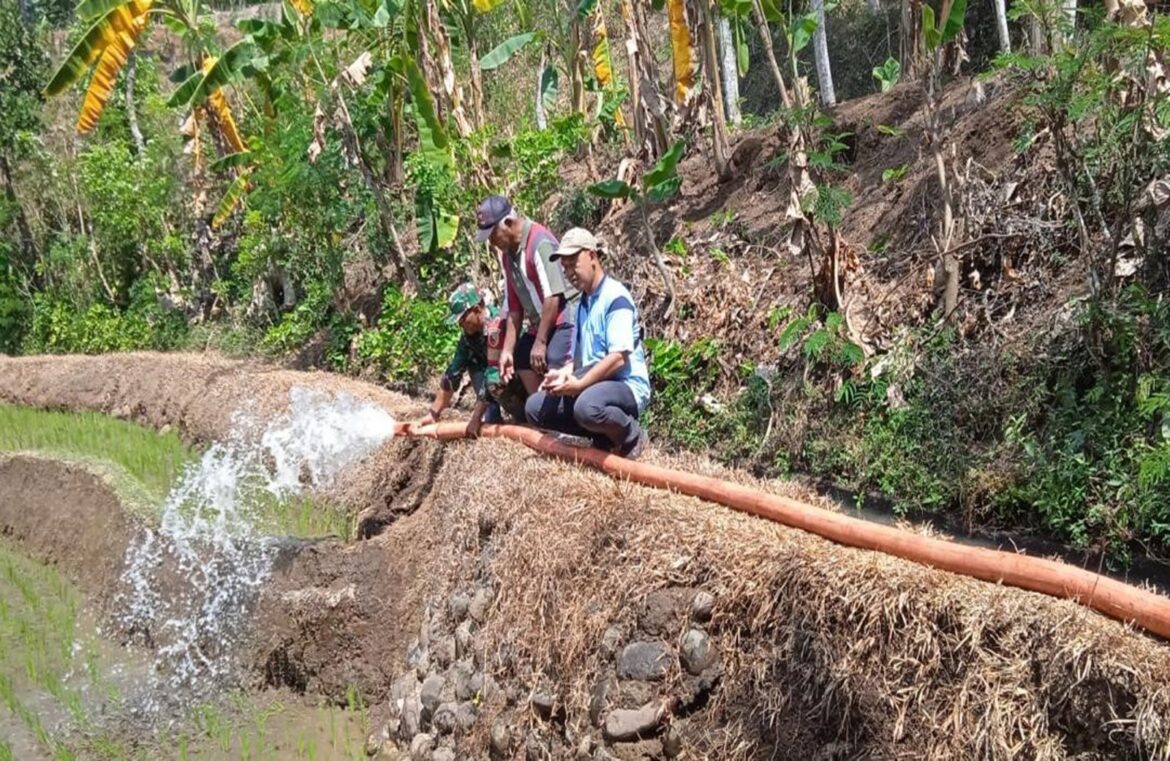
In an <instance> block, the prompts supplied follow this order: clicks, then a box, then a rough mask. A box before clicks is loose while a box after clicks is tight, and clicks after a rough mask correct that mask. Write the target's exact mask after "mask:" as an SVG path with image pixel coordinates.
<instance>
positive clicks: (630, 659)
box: [0, 354, 1170, 759]
mask: <svg viewBox="0 0 1170 761" xmlns="http://www.w3.org/2000/svg"><path fill="white" fill-rule="evenodd" d="M297 384H305V385H310V386H313V387H316V388H321V389H324V390H329V391H347V392H349V393H352V394H353V395H355V396H358V397H360V398H365V399H369V400H372V401H374V402H376V403H378V404H380V405H382V406H383V407H385V408H386V409H387V410H388V411H390V412H391V413H392V414H394V415H396V416H398V417H400V418H407V417H410V416H412V415H414V414H418V413H419V412H421V411H422V410H423V408H424V404H423V403H420V402H418V401H415V400H411V399H409V398H406V397H403V396H401V395H398V394H394V393H390V392H387V391H384V390H382V389H379V388H377V387H374V386H371V385H367V384H362V383H360V382H357V381H352V380H348V379H344V378H340V377H337V376H332V375H328V374H323V373H296V372H290V371H284V370H276V369H273V368H271V367H268V366H264V365H259V364H247V363H238V362H232V361H228V360H223V359H219V358H215V357H210V356H203V355H200V356H182V355H154V354H131V355H122V356H103V357H94V358H88V357H59V358H21V359H2V360H0V401H4V402H9V403H19V404H30V405H36V406H41V407H52V408H65V409H88V410H99V411H104V412H108V413H112V414H117V415H119V416H122V417H129V418H133V419H135V420H138V421H139V422H141V423H144V424H146V425H151V426H155V427H161V426H163V425H171V426H173V427H175V428H177V429H178V430H179V431H180V432H181V433H182V434H183V435H184V436H185V437H187V438H188V439H189V440H192V441H197V442H206V441H210V440H212V439H214V438H216V437H218V436H222V435H223V434H224V433H226V431H227V430H228V427H229V425H230V420H231V414H232V411H233V410H234V409H236V408H237V407H238V406H239V405H240V404H241V403H244V402H245V401H251V402H254V404H255V408H256V411H258V412H260V413H262V414H272V413H275V412H277V411H279V409H280V408H281V407H282V405H283V404H284V403H285V401H286V400H287V399H288V390H289V388H290V387H292V386H293V385H297ZM650 457H651V458H652V459H654V460H657V461H660V462H663V463H664V464H666V463H668V462H669V464H671V465H673V466H676V467H686V468H688V469H691V470H702V471H705V472H714V473H721V474H723V475H725V476H726V477H729V478H733V479H735V480H739V481H752V479H751V478H750V477H748V476H746V475H745V474H742V473H733V472H728V471H725V470H723V469H721V468H718V467H715V466H712V465H710V464H709V463H705V462H702V461H701V460H700V459H698V458H693V457H692V458H690V459H688V460H686V461H683V460H681V459H680V458H668V457H666V456H664V455H662V454H659V453H653V452H652V453H651V455H650ZM39 467H40V466H37V465H35V464H29V463H28V462H23V461H20V460H11V459H10V460H6V461H5V462H4V463H3V465H2V466H0V489H4V491H3V493H2V494H0V505H4V504H13V503H16V504H31V505H32V506H33V509H32V510H31V511H30V512H36V513H38V514H40V513H43V514H42V515H40V517H41V518H42V519H45V518H47V517H48V516H52V517H53V518H54V520H42V521H41V522H40V523H39V524H36V525H39V527H40V530H41V531H42V533H43V532H45V531H47V532H48V534H49V536H48V538H45V537H44V536H42V537H41V538H36V537H34V536H33V535H32V534H31V533H30V523H29V520H28V516H27V515H24V516H22V515H17V514H16V513H14V512H13V511H12V510H10V509H9V510H5V511H4V512H2V513H0V523H2V524H3V525H4V526H5V527H6V528H5V531H6V533H11V534H13V535H14V536H15V537H16V538H17V539H20V540H21V541H23V542H24V543H25V546H27V547H28V548H29V549H30V552H33V553H35V554H40V555H41V556H43V557H45V558H47V559H50V560H52V559H57V560H58V561H59V562H62V563H64V562H65V561H66V560H68V562H70V563H75V564H78V565H80V566H81V568H79V569H78V570H79V571H81V572H84V573H86V574H89V572H90V569H91V568H92V569H94V573H93V574H92V580H91V582H90V583H91V584H92V585H93V586H95V587H96V589H95V590H93V591H95V592H96V593H97V594H98V595H100V594H101V590H102V588H104V583H103V582H102V581H101V580H102V579H103V578H109V577H110V574H111V573H112V570H110V563H111V562H112V560H111V558H115V557H117V558H120V557H121V556H120V555H119V554H118V547H117V546H116V545H117V542H116V540H113V539H111V541H110V542H109V546H105V545H102V546H94V547H93V548H91V549H87V550H86V551H85V552H83V553H76V554H68V553H63V552H62V551H61V550H60V549H59V548H60V547H62V546H64V545H63V544H62V540H63V539H64V538H67V537H72V536H76V532H77V531H79V530H80V529H81V528H82V526H83V525H88V524H83V523H82V522H83V521H99V522H100V521H107V522H108V521H113V523H106V524H100V525H102V526H104V529H103V531H104V532H105V533H106V534H113V535H117V534H118V532H119V531H120V530H121V529H120V528H119V526H120V525H121V524H119V523H118V521H120V520H125V519H123V518H118V517H117V515H118V511H117V510H115V509H114V508H113V507H111V506H110V505H109V504H108V503H107V502H106V501H103V500H108V499H112V497H105V496H102V495H101V490H102V483H101V481H100V479H98V480H91V481H88V482H87V481H86V475H85V474H84V473H80V474H79V473H77V472H72V471H69V470H68V469H65V470H63V471H61V472H57V473H43V472H41V471H40V470H38V468H39ZM87 484H88V485H87ZM758 485H760V486H762V487H764V488H768V489H772V490H780V491H786V492H787V493H790V494H792V493H795V489H794V487H792V486H789V485H785V484H781V483H775V482H770V483H761V484H758ZM53 489H60V490H61V491H63V492H64V493H66V494H67V495H69V498H68V499H66V500H62V499H54V498H52V497H49V496H44V495H45V494H51V493H52V490H53ZM107 491H108V490H107ZM35 492H41V493H43V494H42V496H41V497H38V496H37V494H35ZM331 496H332V497H334V498H336V499H341V500H343V501H344V502H345V503H346V504H347V505H349V506H350V507H351V508H352V509H353V510H354V511H355V513H360V514H361V516H362V518H361V520H360V521H359V522H358V526H359V527H360V528H359V530H360V535H361V536H362V537H364V538H360V539H359V538H357V537H355V538H353V539H351V540H350V541H347V542H339V541H329V542H321V543H309V544H306V545H303V546H300V547H298V548H296V549H295V551H290V552H288V553H287V554H286V555H285V557H284V559H283V560H282V562H281V564H280V567H279V568H278V572H277V574H276V578H275V581H274V582H273V583H272V584H271V585H270V587H269V588H268V589H267V590H266V591H265V593H264V595H263V598H262V601H261V603H260V607H259V610H258V611H257V615H256V627H255V631H256V633H255V637H254V640H253V642H252V645H251V653H252V654H251V657H250V659H249V660H250V662H251V664H252V673H251V676H250V682H251V684H252V685H253V686H257V687H258V686H263V685H271V686H279V687H282V688H289V689H293V690H295V691H299V692H303V693H306V694H311V695H319V696H323V697H325V698H327V699H331V700H335V701H338V702H341V701H342V700H344V691H345V689H346V687H347V686H348V685H350V684H356V685H357V686H359V687H360V689H361V690H362V691H363V693H364V694H366V695H368V696H370V697H371V698H372V699H373V700H374V701H375V704H376V706H377V709H376V711H375V713H374V719H375V737H374V738H372V739H373V741H374V742H373V743H372V745H371V750H376V751H377V752H380V753H382V754H383V756H384V757H386V758H393V759H400V758H427V759H430V758H434V759H453V758H473V759H480V758H486V757H489V756H490V757H494V758H527V759H538V758H558V759H559V758H595V759H606V758H667V757H685V758H719V759H724V758H802V759H804V758H825V759H828V758H863V757H864V758H971V757H981V758H1046V759H1047V758H1073V757H1076V758H1130V757H1132V758H1165V757H1167V756H1168V755H1170V687H1168V686H1167V685H1170V647H1167V646H1166V645H1165V643H1162V642H1160V641H1155V640H1153V639H1151V638H1149V637H1146V636H1143V635H1140V634H1137V633H1135V632H1133V631H1131V630H1129V629H1128V628H1126V627H1124V626H1122V625H1120V624H1117V623H1115V622H1113V621H1110V620H1106V619H1104V618H1102V617H1100V616H1097V615H1095V614H1093V613H1091V612H1089V611H1086V610H1085V609H1083V608H1081V607H1079V606H1077V605H1075V604H1074V603H1071V602H1067V601H1059V600H1054V599H1050V598H1047V597H1044V596H1041V595H1036V594H1032V593H1028V592H1022V591H1019V590H1014V589H1006V588H1001V587H997V586H994V585H990V584H984V583H981V582H977V581H973V580H970V579H966V578H963V577H958V576H954V575H951V574H946V573H942V572H938V571H934V570H931V569H928V568H925V567H921V566H917V565H914V564H910V563H906V562H904V561H900V560H897V559H893V558H889V557H886V556H883V555H880V554H876V553H871V552H864V551H860V550H853V549H846V548H841V547H838V546H836V545H833V544H831V543H829V542H826V541H824V540H821V539H819V538H817V537H813V536H809V535H806V534H803V533H801V532H798V531H794V530H790V529H787V528H784V527H780V526H776V525H773V524H770V523H766V522H763V521H760V520H756V519H752V518H750V517H747V516H744V515H740V514H737V513H732V512H731V511H728V510H725V509H723V508H720V507H716V506H713V505H710V504H707V503H703V502H701V501H699V500H696V499H692V498H685V497H679V496H677V495H670V494H667V493H664V492H660V491H656V490H651V489H647V488H643V487H638V486H633V485H629V484H623V483H619V482H616V481H613V480H611V479H609V478H607V477H604V476H602V475H600V474H598V473H594V472H591V471H586V470H583V469H581V468H577V467H574V466H570V465H567V464H564V463H560V462H554V461H551V460H548V459H546V458H543V457H541V456H539V455H537V454H535V453H533V452H530V451H528V450H526V449H524V448H523V447H520V446H519V445H516V444H513V443H510V442H505V441H495V440H491V441H479V442H459V443H454V444H450V445H447V446H445V447H441V446H440V445H438V444H434V443H432V442H414V441H406V440H396V441H393V442H390V443H389V444H387V445H386V446H384V447H383V448H382V449H381V450H380V451H378V452H377V453H375V454H374V455H372V456H371V457H370V458H367V460H366V461H365V462H363V463H361V464H359V465H357V466H355V467H354V468H353V469H352V470H351V472H349V473H348V474H346V476H345V477H343V478H342V479H341V482H340V483H339V484H338V486H337V488H336V489H335V490H334V493H333V494H332V495H331ZM796 496H801V497H803V498H806V499H807V495H806V494H802V493H797V494H796ZM83 503H84V504H85V505H93V506H94V507H93V508H92V509H90V508H83V509H80V510H75V511H74V513H73V515H72V518H73V521H74V523H73V525H72V526H71V525H70V523H69V521H68V520H65V519H63V518H62V516H61V512H62V511H63V510H67V509H68V508H67V507H66V506H68V505H79V504H83ZM0 510H3V508H0ZM54 536H56V538H54ZM71 575H72V574H71ZM83 588H84V587H83Z"/></svg>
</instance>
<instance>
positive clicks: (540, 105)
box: [533, 46, 548, 129]
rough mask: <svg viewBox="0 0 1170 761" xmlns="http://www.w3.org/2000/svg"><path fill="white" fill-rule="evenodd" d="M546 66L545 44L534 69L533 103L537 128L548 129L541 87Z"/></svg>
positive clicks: (546, 52)
mask: <svg viewBox="0 0 1170 761" xmlns="http://www.w3.org/2000/svg"><path fill="white" fill-rule="evenodd" d="M547 66H548V47H547V46H545V47H544V48H542V49H541V51H540V66H538V67H537V69H536V99H535V100H534V101H533V105H534V111H535V113H536V128H537V129H548V116H547V115H546V114H545V112H544V90H543V88H542V87H541V85H543V84H544V70H545V67H547Z"/></svg>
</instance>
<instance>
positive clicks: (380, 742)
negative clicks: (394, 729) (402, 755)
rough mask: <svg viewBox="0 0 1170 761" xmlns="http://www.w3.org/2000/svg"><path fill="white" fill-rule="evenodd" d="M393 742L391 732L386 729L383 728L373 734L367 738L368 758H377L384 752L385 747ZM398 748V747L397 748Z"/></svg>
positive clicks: (366, 749)
mask: <svg viewBox="0 0 1170 761" xmlns="http://www.w3.org/2000/svg"><path fill="white" fill-rule="evenodd" d="M388 742H391V740H390V732H389V731H388V730H387V729H386V727H382V728H381V729H380V730H378V731H377V732H371V733H370V736H369V737H367V738H366V746H365V749H364V750H365V751H366V755H367V756H371V757H372V756H376V755H378V752H379V751H381V750H382V748H383V746H384V745H385V744H386V743H388ZM395 747H396V748H397V746H395Z"/></svg>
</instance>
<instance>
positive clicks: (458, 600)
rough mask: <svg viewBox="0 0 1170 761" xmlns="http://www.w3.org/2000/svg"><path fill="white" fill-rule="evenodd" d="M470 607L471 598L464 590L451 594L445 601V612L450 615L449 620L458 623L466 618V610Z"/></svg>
mask: <svg viewBox="0 0 1170 761" xmlns="http://www.w3.org/2000/svg"><path fill="white" fill-rule="evenodd" d="M470 607H471V598H470V597H468V595H467V593H466V592H456V593H455V594H453V595H451V599H450V600H448V601H447V612H448V613H450V615H451V620H452V621H453V622H455V623H459V622H460V621H462V620H463V619H465V618H467V610H468V608H470Z"/></svg>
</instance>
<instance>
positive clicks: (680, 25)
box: [667, 0, 695, 104]
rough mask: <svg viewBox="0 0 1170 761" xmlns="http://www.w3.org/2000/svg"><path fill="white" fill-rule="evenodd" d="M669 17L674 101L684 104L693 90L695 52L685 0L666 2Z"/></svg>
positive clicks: (669, 0)
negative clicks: (688, 24) (688, 25)
mask: <svg viewBox="0 0 1170 761" xmlns="http://www.w3.org/2000/svg"><path fill="white" fill-rule="evenodd" d="M667 14H668V16H669V17H670V51H671V55H672V56H673V58H674V100H675V102H676V103H680V104H682V103H686V102H687V100H689V99H690V97H691V93H692V92H693V91H694V89H695V67H694V61H695V50H694V48H693V47H692V46H691V30H690V29H688V28H687V14H686V6H685V0H667Z"/></svg>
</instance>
